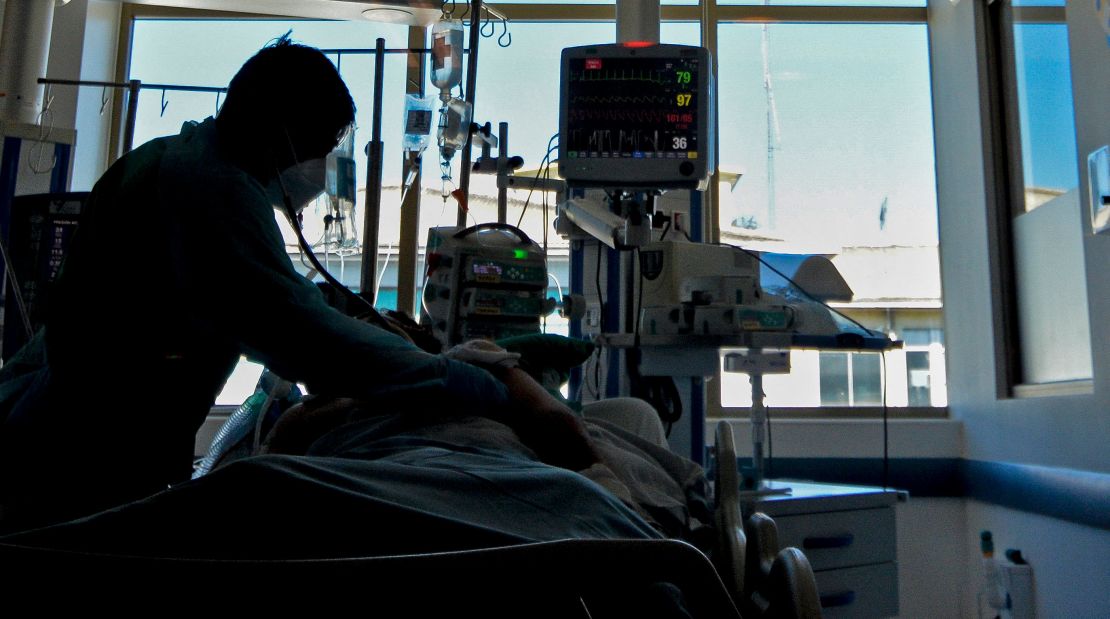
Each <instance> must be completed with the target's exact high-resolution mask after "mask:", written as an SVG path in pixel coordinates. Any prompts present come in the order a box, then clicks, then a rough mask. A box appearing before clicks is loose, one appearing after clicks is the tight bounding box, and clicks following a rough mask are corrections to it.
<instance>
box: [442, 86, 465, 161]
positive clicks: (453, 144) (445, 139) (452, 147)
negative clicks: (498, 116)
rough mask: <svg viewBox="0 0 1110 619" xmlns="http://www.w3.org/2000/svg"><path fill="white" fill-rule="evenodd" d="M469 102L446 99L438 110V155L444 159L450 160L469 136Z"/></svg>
mask: <svg viewBox="0 0 1110 619" xmlns="http://www.w3.org/2000/svg"><path fill="white" fill-rule="evenodd" d="M471 113H472V110H471V107H470V104H469V103H467V102H466V101H463V100H462V99H448V100H447V101H446V102H445V103H444V104H443V107H442V108H440V110H439V114H440V116H439V133H438V135H437V137H438V141H439V149H440V155H441V157H442V158H443V160H444V161H450V160H451V157H453V156H454V155H455V151H456V150H458V149H460V148H462V147H463V146H464V145H465V144H466V140H467V138H468V137H470V119H471Z"/></svg>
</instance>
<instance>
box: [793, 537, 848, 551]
mask: <svg viewBox="0 0 1110 619" xmlns="http://www.w3.org/2000/svg"><path fill="white" fill-rule="evenodd" d="M855 539H856V536H855V535H852V534H851V533H844V534H841V535H826V536H821V537H807V538H805V539H804V540H802V548H803V549H805V550H824V549H828V548H846V547H848V546H851V545H852V542H853V541H855Z"/></svg>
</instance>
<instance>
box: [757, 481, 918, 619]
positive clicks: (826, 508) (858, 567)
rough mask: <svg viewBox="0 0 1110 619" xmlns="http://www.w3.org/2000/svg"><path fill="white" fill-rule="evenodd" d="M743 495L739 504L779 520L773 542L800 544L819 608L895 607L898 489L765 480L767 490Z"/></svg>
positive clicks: (869, 610)
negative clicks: (813, 578)
mask: <svg viewBox="0 0 1110 619" xmlns="http://www.w3.org/2000/svg"><path fill="white" fill-rule="evenodd" d="M784 488H789V489H790V491H789V493H781V492H780V493H778V494H760V495H755V496H750V497H745V498H742V499H741V500H742V501H743V504H744V505H743V506H744V511H745V512H746V513H751V512H763V513H765V514H767V515H768V516H771V517H772V518H774V520H775V524H776V525H777V526H778V537H779V545H780V546H781V547H783V548H786V547H791V546H793V547H796V548H800V549H801V550H802V551H803V552H805V555H806V557H807V558H808V559H809V562H810V564H811V565H812V566H813V571H814V574H815V575H816V577H817V588H818V591H819V593H820V596H821V606H822V612H823V614H824V616H825V617H828V618H830V619H836V618H842V617H853V618H855V617H890V616H894V615H897V614H898V564H897V546H896V536H895V513H894V509H895V505H896V503H898V502H899V501H904V500H906V497H907V495H906V493H905V492H900V491H896V490H890V489H884V488H877V487H864V486H844V485H832V484H818V483H808V482H795V481H782V480H778V481H768V482H767V489H768V490H769V491H772V492H774V491H782V490H783V489H784Z"/></svg>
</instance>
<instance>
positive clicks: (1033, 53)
mask: <svg viewBox="0 0 1110 619" xmlns="http://www.w3.org/2000/svg"><path fill="white" fill-rule="evenodd" d="M988 15H989V17H990V19H991V23H992V28H993V29H992V33H993V35H994V39H993V41H994V46H995V47H994V59H995V65H993V70H994V71H995V72H996V79H997V83H996V86H995V89H996V90H997V93H996V96H997V100H998V101H999V103H1000V104H1001V106H1002V110H1003V113H1002V114H1000V115H999V116H1000V117H1001V119H1002V123H1001V125H1000V126H998V127H996V131H997V133H998V134H999V135H998V137H997V138H996V139H997V140H999V141H1000V142H1001V144H1002V145H1003V146H1004V148H999V149H998V152H1003V153H1005V157H1004V161H1003V162H1001V163H1000V166H1001V169H999V170H998V174H999V177H1000V180H999V182H997V183H996V184H997V185H998V186H1000V187H1001V188H1002V190H1001V192H1000V195H999V196H998V202H997V207H996V209H997V213H998V224H999V225H998V227H999V229H1000V230H1002V231H1003V234H1004V235H1006V238H1005V239H1004V241H1003V242H1002V244H1001V245H1000V247H999V248H998V249H997V250H996V251H998V252H1000V253H1004V254H1009V256H1006V257H1005V259H1003V260H1000V264H1007V263H1008V266H1006V267H1000V272H999V273H997V274H996V275H995V277H996V278H997V279H998V280H999V281H1001V282H1004V283H1005V285H1004V286H1002V288H1003V289H1005V290H1006V291H1007V292H1006V294H1004V295H1003V296H1002V298H1000V299H999V300H998V302H999V303H1001V304H1004V305H1005V306H1006V308H1005V309H1004V313H1005V315H1006V316H1007V330H1006V332H1005V337H1004V338H1003V339H1002V340H1001V341H1000V342H999V344H998V346H999V347H1000V348H1001V349H1003V352H1002V355H1003V357H1004V359H1005V361H1006V362H1005V365H1004V367H1007V368H1008V371H1009V374H1010V375H1009V376H1008V377H1007V378H1006V380H1005V381H1004V382H1006V383H1008V384H1005V385H1001V387H1002V391H1003V394H1002V395H1004V396H1006V395H1010V390H1011V389H1017V390H1018V391H1020V388H1019V386H1020V385H1045V384H1051V383H1060V382H1069V381H1083V380H1089V379H1090V378H1091V376H1092V366H1091V347H1090V319H1089V316H1088V311H1087V306H1088V305H1087V285H1086V268H1085V264H1084V255H1083V246H1082V234H1083V223H1082V219H1081V218H1082V217H1083V210H1082V208H1081V205H1080V199H1079V189H1078V184H1079V173H1078V156H1077V152H1076V133H1075V119H1074V106H1073V102H1072V87H1071V61H1070V54H1069V50H1068V29H1067V25H1066V23H1065V16H1064V7H1063V5H1062V4H1061V3H1059V2H1055V1H1052V0H1048V1H1045V0H1025V1H1021V0H1018V1H1014V0H1005V1H1003V2H999V3H997V4H995V5H992V7H991V10H990V12H989V13H988ZM1006 285H1008V286H1009V288H1008V289H1007V288H1006ZM1061 299H1067V302H1066V303H1061V302H1060V300H1061Z"/></svg>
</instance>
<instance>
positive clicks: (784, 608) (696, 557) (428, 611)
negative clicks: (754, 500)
mask: <svg viewBox="0 0 1110 619" xmlns="http://www.w3.org/2000/svg"><path fill="white" fill-rule="evenodd" d="M718 450H719V452H718V457H719V458H720V460H719V461H721V462H734V461H735V451H734V449H733V447H732V444H731V432H725V430H724V429H723V428H719V429H718ZM717 471H718V472H717V480H716V481H717V487H718V488H719V489H720V490H719V492H718V509H717V510H716V517H717V522H716V529H717V531H718V534H719V536H720V538H719V539H720V542H719V548H718V549H716V550H715V551H714V553H713V554H714V556H715V561H714V562H710V560H709V559H707V557H706V556H705V555H704V554H703V553H702V552H701V551H699V550H697V549H696V548H694V547H693V546H691V545H689V544H686V543H685V542H682V541H677V540H666V539H659V540H649V539H644V540H627V539H576V540H559V541H547V542H538V543H525V544H517V545H511V546H501V547H493V548H481V549H471V550H459V551H453V552H428V553H421V554H394V555H388V556H374V557H352V558H342V559H309V560H274V559H269V560H239V559H236V560H211V559H182V558H168V557H154V558H152V557H140V556H120V555H109V554H104V553H95V552H72V551H61V550H50V549H44V548H34V547H28V546H21V545H19V543H18V542H16V543H8V544H0V570H2V571H3V572H5V573H6V574H7V577H6V581H5V586H4V587H3V589H4V591H5V598H6V599H8V600H9V601H10V600H12V599H14V597H23V596H24V595H30V594H31V592H34V591H36V589H37V588H39V587H40V586H41V585H43V583H51V585H50V586H51V587H53V586H55V585H57V584H59V583H65V588H66V589H67V590H70V591H81V592H83V593H84V595H86V596H89V597H87V599H88V601H90V602H91V603H92V604H93V605H94V606H97V605H101V604H107V603H110V602H111V603H115V602H118V601H119V600H121V599H123V600H127V599H129V598H128V596H133V595H135V594H136V592H160V591H167V590H168V589H169V590H172V589H173V588H174V584H175V583H189V584H188V585H185V589H184V591H187V592H188V604H198V605H199V604H201V603H202V602H203V601H204V600H212V601H213V602H216V601H219V600H221V599H223V596H224V595H225V593H226V592H225V591H224V587H222V586H214V585H215V584H216V583H232V584H234V583H247V582H250V583H258V585H257V586H253V587H248V589H249V590H251V591H252V592H257V593H264V594H265V599H263V600H258V599H257V597H258V596H257V595H252V597H251V598H250V600H251V605H256V604H258V603H262V604H263V606H265V605H267V604H274V605H275V607H280V606H282V605H284V604H316V605H324V607H333V608H343V607H349V606H350V604H367V603H369V602H370V600H373V603H374V604H377V605H378V608H381V607H382V605H385V607H386V608H392V607H394V606H395V608H396V610H395V611H392V612H386V613H384V615H383V616H392V615H396V614H403V615H404V616H431V615H441V614H456V613H457V614H460V615H466V616H470V615H475V616H514V617H536V616H539V617H543V616H552V617H578V616H581V617H591V616H593V617H603V616H660V614H659V613H657V612H656V611H658V610H659V608H660V607H659V606H658V604H660V603H662V604H665V603H666V601H667V600H668V599H672V600H673V597H669V593H668V590H666V589H665V588H664V589H660V586H664V587H666V586H670V587H676V588H677V590H678V591H681V604H682V605H683V607H684V608H685V609H686V610H688V611H689V613H690V616H693V617H737V616H741V615H740V614H739V613H738V612H737V607H739V608H740V609H741V612H742V616H744V617H748V618H749V619H750V618H751V617H799V618H807V619H808V618H810V617H819V616H820V607H819V604H817V605H815V604H814V602H813V601H814V600H816V589H815V586H814V585H813V584H812V571H811V570H809V566H808V563H807V562H806V561H805V558H804V556H803V555H802V554H801V553H800V552H798V551H797V550H796V549H787V550H780V549H778V547H777V541H776V540H775V539H774V535H773V526H774V525H773V523H771V521H770V519H768V518H766V517H763V518H762V519H760V518H757V517H754V516H753V517H752V518H749V519H748V521H747V522H746V523H745V522H743V521H742V519H741V514H740V511H739V509H738V505H739V504H738V500H737V497H736V496H735V494H734V491H735V489H736V488H738V487H739V483H738V480H736V478H735V475H736V472H735V470H734V469H733V467H717ZM730 489H731V490H730ZM213 517H218V516H215V515H214V516H213ZM228 524H229V526H241V527H249V526H252V524H254V523H251V522H242V523H228ZM13 568H14V569H13ZM722 578H723V580H722ZM200 583H208V585H207V586H197V585H198V584H200ZM662 583H667V585H662ZM274 592H280V594H279V595H278V596H277V597H273V595H274ZM670 593H673V591H671V592H670ZM385 594H388V595H387V596H386V595H385ZM655 596H658V600H656V599H655ZM45 599H49V598H45ZM82 599H85V598H82ZM239 601H240V602H241V601H244V600H242V599H240V600H239ZM637 604H641V605H645V604H646V605H647V606H646V607H645V608H642V609H641V610H640V612H638V613H635V614H627V613H626V612H624V611H626V610H629V609H635V607H636V605H637ZM333 605H334V606H333ZM464 609H465V612H464Z"/></svg>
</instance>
